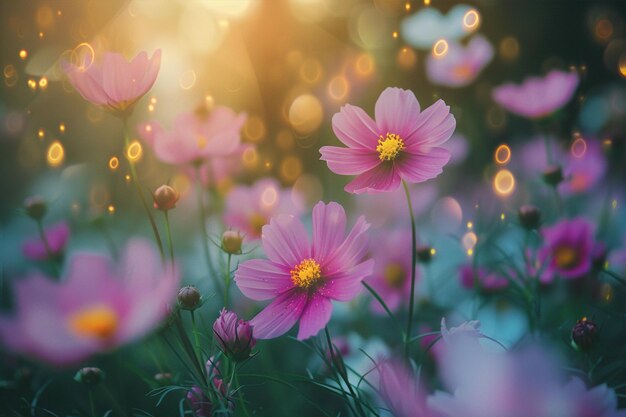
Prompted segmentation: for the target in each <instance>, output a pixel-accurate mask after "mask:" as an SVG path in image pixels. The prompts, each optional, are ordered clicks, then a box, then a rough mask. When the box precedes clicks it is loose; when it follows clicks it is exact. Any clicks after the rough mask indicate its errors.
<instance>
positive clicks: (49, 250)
mask: <svg viewBox="0 0 626 417" xmlns="http://www.w3.org/2000/svg"><path fill="white" fill-rule="evenodd" d="M37 230H38V231H39V236H40V237H41V241H42V242H43V246H44V248H45V249H46V255H47V257H48V260H49V261H50V262H52V264H53V265H54V269H55V272H56V274H57V276H60V275H61V265H60V262H61V260H60V259H59V258H58V257H56V256H54V253H53V252H52V247H51V246H50V242H48V238H47V237H46V233H45V231H44V228H43V222H42V221H41V219H38V220H37Z"/></svg>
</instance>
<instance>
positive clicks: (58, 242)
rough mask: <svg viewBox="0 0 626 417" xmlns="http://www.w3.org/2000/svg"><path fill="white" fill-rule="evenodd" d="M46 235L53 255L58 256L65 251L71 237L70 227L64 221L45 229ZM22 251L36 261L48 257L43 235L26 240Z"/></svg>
mask: <svg viewBox="0 0 626 417" xmlns="http://www.w3.org/2000/svg"><path fill="white" fill-rule="evenodd" d="M44 236H45V237H46V242H48V245H49V247H50V252H52V253H51V255H52V256H58V255H60V254H62V253H63V250H64V249H65V245H66V244H67V240H68V239H69V237H70V227H69V226H68V224H67V222H64V221H62V222H60V223H57V224H55V225H53V226H50V227H49V228H47V229H46V230H44ZM22 253H23V254H24V256H25V257H27V258H28V259H32V260H34V261H41V260H45V259H48V251H47V249H46V244H45V243H44V242H43V240H41V236H37V237H34V238H32V239H29V240H27V241H26V242H24V244H23V245H22Z"/></svg>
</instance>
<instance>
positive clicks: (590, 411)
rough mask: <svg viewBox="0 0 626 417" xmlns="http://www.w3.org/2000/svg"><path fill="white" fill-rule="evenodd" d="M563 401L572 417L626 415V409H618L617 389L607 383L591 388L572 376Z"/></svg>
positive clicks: (563, 393)
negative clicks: (614, 389)
mask: <svg viewBox="0 0 626 417" xmlns="http://www.w3.org/2000/svg"><path fill="white" fill-rule="evenodd" d="M562 395H563V397H564V398H563V403H564V405H565V408H567V409H569V412H568V413H567V416H571V417H626V410H618V409H617V396H616V395H615V391H613V390H612V389H611V388H609V387H607V385H606V384H602V385H598V386H595V387H593V388H591V389H590V390H588V389H587V387H586V386H585V383H584V382H583V381H582V380H580V379H579V378H572V379H571V381H570V382H569V383H568V384H567V385H566V386H565V387H564V388H563V392H562Z"/></svg>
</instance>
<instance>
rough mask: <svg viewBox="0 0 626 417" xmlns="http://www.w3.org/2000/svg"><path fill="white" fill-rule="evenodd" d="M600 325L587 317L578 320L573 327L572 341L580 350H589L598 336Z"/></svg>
mask: <svg viewBox="0 0 626 417" xmlns="http://www.w3.org/2000/svg"><path fill="white" fill-rule="evenodd" d="M597 332H598V327H597V326H596V324H595V323H594V322H592V321H590V320H587V317H583V318H582V319H580V320H578V321H577V322H576V324H575V325H574V327H573V328H572V342H573V345H574V347H576V348H578V349H580V350H589V349H590V348H591V346H592V345H593V342H594V341H595V338H596V333H597Z"/></svg>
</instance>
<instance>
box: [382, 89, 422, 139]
mask: <svg viewBox="0 0 626 417" xmlns="http://www.w3.org/2000/svg"><path fill="white" fill-rule="evenodd" d="M375 114H376V125H377V126H378V131H379V132H380V134H382V135H385V134H386V133H394V134H397V135H400V137H402V138H405V137H406V136H407V135H408V134H409V133H410V132H412V131H413V130H414V129H415V127H416V122H417V121H418V120H419V119H418V116H419V114H420V104H419V102H418V101H417V98H415V94H413V92H412V91H411V90H403V89H401V88H396V87H388V88H386V89H385V90H384V91H383V92H382V93H381V94H380V97H378V100H377V101H376V108H375Z"/></svg>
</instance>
